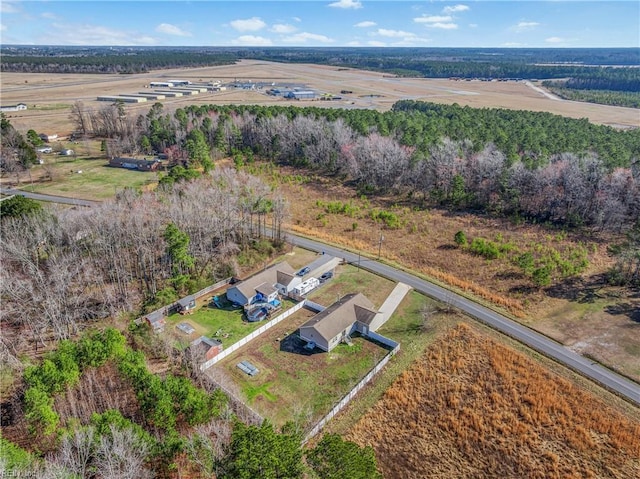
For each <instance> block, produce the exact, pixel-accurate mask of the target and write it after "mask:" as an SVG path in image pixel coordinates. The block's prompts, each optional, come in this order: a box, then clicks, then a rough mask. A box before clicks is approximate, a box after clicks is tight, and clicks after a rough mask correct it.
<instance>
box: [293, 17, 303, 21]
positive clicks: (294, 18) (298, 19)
mask: <svg viewBox="0 0 640 479" xmlns="http://www.w3.org/2000/svg"><path fill="white" fill-rule="evenodd" d="M291 18H292V19H293V21H294V22H301V21H302V18H300V17H291Z"/></svg>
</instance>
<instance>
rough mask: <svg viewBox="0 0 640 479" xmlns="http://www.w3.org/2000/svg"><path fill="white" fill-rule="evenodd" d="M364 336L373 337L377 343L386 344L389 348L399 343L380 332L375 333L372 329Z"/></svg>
mask: <svg viewBox="0 0 640 479" xmlns="http://www.w3.org/2000/svg"><path fill="white" fill-rule="evenodd" d="M366 336H367V337H368V338H371V339H373V340H374V341H377V342H379V343H382V344H384V345H386V346H389V347H390V348H393V349H395V347H396V346H398V344H399V343H397V342H396V341H394V340H393V339H389V338H387V337H386V336H382V335H381V334H376V333H374V332H373V331H369V332H368V333H367V334H366Z"/></svg>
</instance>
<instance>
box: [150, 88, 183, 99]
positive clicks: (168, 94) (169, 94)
mask: <svg viewBox="0 0 640 479" xmlns="http://www.w3.org/2000/svg"><path fill="white" fill-rule="evenodd" d="M156 93H161V94H163V95H164V96H166V97H167V98H178V97H181V96H182V92H179V91H169V90H156Z"/></svg>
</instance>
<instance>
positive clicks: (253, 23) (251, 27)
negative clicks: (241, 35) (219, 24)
mask: <svg viewBox="0 0 640 479" xmlns="http://www.w3.org/2000/svg"><path fill="white" fill-rule="evenodd" d="M229 24H230V25H231V27H233V28H234V29H235V30H238V31H239V32H256V31H258V30H262V29H263V28H264V27H266V26H267V24H266V23H264V22H263V21H262V20H261V19H260V18H259V17H251V18H247V19H245V20H233V21H232V22H229Z"/></svg>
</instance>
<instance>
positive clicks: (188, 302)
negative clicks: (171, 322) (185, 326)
mask: <svg viewBox="0 0 640 479" xmlns="http://www.w3.org/2000/svg"><path fill="white" fill-rule="evenodd" d="M195 308H196V297H195V296H194V295H190V296H185V297H184V298H182V299H181V300H179V301H178V312H179V313H180V314H191V313H192V312H193V310H194V309H195Z"/></svg>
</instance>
